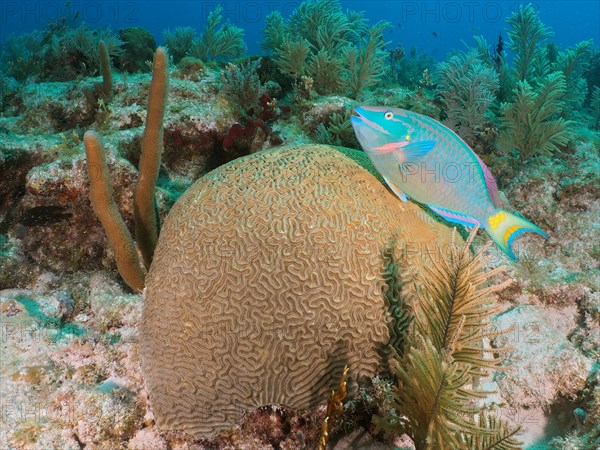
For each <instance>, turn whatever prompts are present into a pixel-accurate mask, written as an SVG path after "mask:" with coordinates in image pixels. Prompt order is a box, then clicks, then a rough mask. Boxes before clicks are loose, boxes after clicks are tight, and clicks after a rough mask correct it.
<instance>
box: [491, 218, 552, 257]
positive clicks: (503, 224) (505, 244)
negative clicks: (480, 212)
mask: <svg viewBox="0 0 600 450" xmlns="http://www.w3.org/2000/svg"><path fill="white" fill-rule="evenodd" d="M485 225H486V226H485V229H486V231H487V232H488V234H489V235H490V237H491V238H492V240H493V241H494V242H495V243H496V245H498V247H500V248H501V249H502V251H503V252H504V253H506V254H507V255H508V256H509V257H510V258H511V259H512V260H513V261H518V260H519V258H517V256H516V255H515V254H514V253H513V251H512V248H511V246H512V243H513V242H514V240H515V239H516V238H517V237H518V236H520V235H521V234H523V233H526V232H528V233H537V234H539V235H540V236H543V237H544V238H545V239H548V235H547V234H546V233H544V232H543V231H542V230H541V229H540V228H539V227H537V226H536V225H534V224H533V223H531V222H529V221H528V220H525V219H523V218H522V217H519V216H516V215H514V214H511V213H509V212H508V211H504V210H503V209H499V210H497V212H496V213H494V214H493V215H492V216H490V217H489V218H488V219H487V223H486V224H485Z"/></svg>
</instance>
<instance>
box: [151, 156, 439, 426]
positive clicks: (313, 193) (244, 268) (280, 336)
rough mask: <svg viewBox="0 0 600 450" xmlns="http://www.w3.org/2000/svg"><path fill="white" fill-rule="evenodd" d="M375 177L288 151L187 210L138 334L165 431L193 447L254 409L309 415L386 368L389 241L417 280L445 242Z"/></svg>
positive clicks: (166, 244)
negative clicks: (180, 433) (334, 394)
mask: <svg viewBox="0 0 600 450" xmlns="http://www.w3.org/2000/svg"><path fill="white" fill-rule="evenodd" d="M356 161H358V162H360V164H363V165H364V167H363V166H361V165H360V164H358V163H357V162H356ZM370 171H373V168H372V166H370V165H369V164H368V162H367V159H366V157H365V155H364V154H362V153H360V152H356V151H353V150H347V149H343V150H342V149H340V151H338V150H336V149H334V148H332V147H328V146H291V147H281V148H278V149H274V150H270V151H264V152H259V153H254V154H252V155H249V156H246V157H244V158H240V159H237V160H235V161H232V162H230V163H228V164H226V165H224V166H221V167H219V168H218V169H216V170H214V171H212V172H210V173H209V174H207V175H206V176H204V177H203V178H201V179H200V180H198V181H197V182H196V183H195V184H194V185H193V186H192V187H191V188H190V189H188V191H187V192H186V193H185V194H184V195H183V196H182V197H181V198H180V199H179V201H178V202H177V203H176V204H175V206H174V207H173V209H172V210H171V212H170V214H169V216H168V217H167V219H166V220H165V223H164V226H163V228H162V229H161V235H160V239H159V242H158V246H157V248H156V252H155V254H154V260H153V263H152V266H151V269H150V271H149V273H148V277H147V284H146V294H145V301H144V310H143V314H142V323H141V339H140V345H141V348H140V352H141V362H142V370H143V374H144V378H145V381H146V386H147V388H148V391H149V394H150V399H151V402H152V408H153V411H154V414H155V418H156V423H157V425H158V426H159V427H161V428H162V429H183V430H185V431H187V432H189V433H191V434H194V435H198V436H199V435H204V434H207V433H214V432H217V431H219V430H222V429H225V428H228V427H230V426H232V425H233V424H234V423H235V422H236V420H237V419H239V417H240V416H241V415H242V413H243V412H244V411H246V410H249V409H253V408H255V407H257V406H261V405H269V404H283V405H286V406H290V407H293V408H307V407H312V406H315V405H317V404H318V403H319V402H320V401H321V400H322V399H324V398H327V393H330V392H331V389H332V388H333V387H334V386H336V384H337V382H338V380H339V379H340V376H341V374H342V371H343V368H344V366H346V365H347V366H348V367H349V369H350V372H349V373H350V374H352V377H351V378H350V379H349V380H348V388H349V391H353V390H354V389H355V388H356V381H357V380H358V379H360V378H361V377H364V376H372V375H374V374H376V373H377V372H378V370H379V368H381V367H384V366H385V361H386V359H387V353H388V350H387V348H388V347H387V344H388V343H389V341H390V334H391V332H390V325H389V324H390V323H392V322H393V321H394V319H393V318H392V316H391V313H390V312H389V306H388V305H387V298H386V295H385V293H384V292H385V290H386V279H387V277H388V275H387V272H386V271H385V270H384V267H385V264H384V263H385V261H384V259H385V258H384V255H382V249H383V248H384V247H386V246H388V245H389V242H390V241H391V240H392V239H395V242H396V245H397V253H396V254H397V255H399V257H400V258H402V260H403V261H404V262H406V263H407V264H410V265H411V266H412V267H413V269H414V270H416V271H419V270H423V269H422V265H421V261H422V260H424V259H425V257H424V256H423V255H426V254H427V253H428V252H429V251H433V249H434V247H435V246H436V245H440V246H443V245H444V244H445V243H447V242H449V239H450V232H449V230H448V229H447V228H446V227H444V226H443V225H442V224H440V223H437V222H435V221H433V220H432V219H431V218H430V217H429V216H428V215H427V214H426V213H425V212H424V211H423V210H421V209H420V208H418V207H417V206H416V205H414V204H412V203H406V204H400V203H399V202H398V201H397V200H396V198H395V197H394V196H393V195H392V194H391V193H390V192H389V191H387V190H386V188H385V187H384V185H383V184H382V182H381V180H378V179H377V178H376V177H375V176H374V175H373V173H372V172H370ZM386 261H387V260H386ZM384 272H386V273H384Z"/></svg>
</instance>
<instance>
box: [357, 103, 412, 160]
mask: <svg viewBox="0 0 600 450" xmlns="http://www.w3.org/2000/svg"><path fill="white" fill-rule="evenodd" d="M354 113H355V114H356V115H353V116H351V117H350V123H352V127H353V128H354V133H355V134H356V138H357V139H358V142H360V145H361V147H362V148H363V149H364V150H365V151H366V152H370V153H376V154H377V153H386V152H388V151H393V150H395V149H396V148H402V147H404V146H406V145H407V144H409V143H410V141H411V138H413V136H412V135H413V133H414V126H413V125H412V120H411V117H410V116H409V114H410V113H409V111H406V110H404V109H400V108H389V107H385V106H356V107H355V108H354Z"/></svg>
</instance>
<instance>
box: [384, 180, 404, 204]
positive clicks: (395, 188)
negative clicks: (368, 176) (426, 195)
mask: <svg viewBox="0 0 600 450" xmlns="http://www.w3.org/2000/svg"><path fill="white" fill-rule="evenodd" d="M383 179H384V180H385V182H386V183H387V185H388V186H389V187H390V189H391V190H392V192H393V193H394V194H396V195H397V196H398V198H399V199H400V200H402V201H403V202H405V201H406V200H407V198H406V194H405V193H404V192H402V191H401V190H400V188H399V187H398V186H396V185H395V184H394V183H392V182H391V181H390V180H389V179H387V178H386V177H383Z"/></svg>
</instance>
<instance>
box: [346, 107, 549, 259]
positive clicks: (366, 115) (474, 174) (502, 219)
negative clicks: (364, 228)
mask: <svg viewBox="0 0 600 450" xmlns="http://www.w3.org/2000/svg"><path fill="white" fill-rule="evenodd" d="M354 112H355V113H356V115H353V116H352V117H351V118H350V121H351V123H352V127H353V128H354V132H355V133H356V137H357V139H358V141H359V142H360V145H361V147H362V148H363V150H364V151H365V152H366V153H367V154H368V155H369V158H370V160H371V162H372V163H373V165H374V166H375V168H376V169H377V171H378V172H379V173H380V174H381V176H382V177H383V178H384V179H385V181H386V183H387V184H388V186H389V187H390V189H391V190H392V191H393V192H394V193H395V194H396V195H397V196H398V197H399V198H400V199H401V200H402V201H406V200H407V197H410V198H411V199H413V200H415V201H417V202H419V203H422V204H425V205H426V206H428V207H429V208H430V209H431V210H432V211H434V212H435V213H437V214H439V215H440V216H442V217H444V218H445V219H446V220H448V221H449V222H452V223H457V224H460V225H464V226H467V227H474V226H479V227H482V228H484V229H485V230H486V231H487V233H488V234H489V235H490V237H491V238H492V240H493V241H494V242H495V243H496V244H497V245H498V247H500V248H501V249H502V251H503V252H504V253H506V254H507V255H508V256H509V257H510V258H511V259H513V260H515V261H517V260H518V258H517V257H516V255H515V254H514V253H513V250H512V244H513V242H514V240H515V239H516V238H517V237H518V236H519V235H521V234H522V233H525V232H532V233H537V234H539V235H541V236H543V237H544V238H546V239H548V236H547V235H546V233H544V232H543V231H542V230H541V229H540V228H538V227H537V226H536V225H534V224H533V223H531V222H529V221H528V220H525V219H523V218H522V217H519V216H516V215H514V214H512V213H510V212H508V211H506V210H504V209H502V208H501V201H500V196H499V192H498V186H497V185H496V181H495V180H494V177H493V176H492V174H491V172H490V171H489V169H488V168H487V166H486V165H485V164H484V162H483V161H482V160H481V159H480V158H479V157H478V156H477V155H476V154H475V152H473V150H471V148H470V147H469V146H468V145H467V144H466V143H465V142H464V141H463V140H462V139H461V138H460V137H459V136H458V135H457V134H456V133H454V132H453V131H452V130H450V129H449V128H447V127H445V126H444V125H442V124H441V123H440V122H438V121H437V120H435V119H432V118H430V117H428V116H425V115H422V114H417V113H414V112H411V111H406V110H404V109H399V108H388V107H375V106H357V107H355V108H354Z"/></svg>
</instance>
